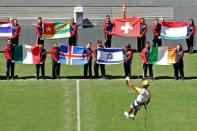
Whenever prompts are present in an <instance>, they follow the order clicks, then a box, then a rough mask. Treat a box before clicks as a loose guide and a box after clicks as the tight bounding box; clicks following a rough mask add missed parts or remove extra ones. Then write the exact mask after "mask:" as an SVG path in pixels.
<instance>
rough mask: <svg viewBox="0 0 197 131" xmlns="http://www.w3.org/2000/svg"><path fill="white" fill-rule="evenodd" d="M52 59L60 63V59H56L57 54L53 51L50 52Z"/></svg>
mask: <svg viewBox="0 0 197 131" xmlns="http://www.w3.org/2000/svg"><path fill="white" fill-rule="evenodd" d="M50 54H51V59H52V60H53V61H55V62H57V63H58V59H57V58H56V57H55V52H54V51H53V50H51V51H50Z"/></svg>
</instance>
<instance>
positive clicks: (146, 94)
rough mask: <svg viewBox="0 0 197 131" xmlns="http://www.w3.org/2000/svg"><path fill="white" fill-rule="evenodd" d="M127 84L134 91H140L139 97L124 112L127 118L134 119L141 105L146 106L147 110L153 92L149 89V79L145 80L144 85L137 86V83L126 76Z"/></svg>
mask: <svg viewBox="0 0 197 131" xmlns="http://www.w3.org/2000/svg"><path fill="white" fill-rule="evenodd" d="M126 84H127V86H128V87H129V88H131V89H133V90H134V91H136V92H137V93H138V96H137V98H136V99H135V100H134V102H133V103H132V104H131V106H130V107H129V109H128V111H125V112H124V115H125V116H126V118H133V119H134V117H135V116H136V114H137V112H138V110H140V108H141V106H144V107H145V110H146V108H147V105H148V104H149V103H150V99H151V93H150V91H149V90H148V87H149V82H148V80H143V81H142V86H141V87H137V86H136V85H134V83H133V82H132V81H131V80H130V78H129V77H126Z"/></svg>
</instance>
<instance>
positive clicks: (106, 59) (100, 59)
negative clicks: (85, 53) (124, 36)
mask: <svg viewBox="0 0 197 131" xmlns="http://www.w3.org/2000/svg"><path fill="white" fill-rule="evenodd" d="M96 57H97V63H98V64H119V63H123V62H124V57H123V51H122V49H120V48H97V56H96Z"/></svg>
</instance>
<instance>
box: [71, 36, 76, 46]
mask: <svg viewBox="0 0 197 131" xmlns="http://www.w3.org/2000/svg"><path fill="white" fill-rule="evenodd" d="M72 45H73V46H76V45H77V37H76V36H74V37H73V38H72Z"/></svg>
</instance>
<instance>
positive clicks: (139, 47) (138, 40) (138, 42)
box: [137, 37, 142, 52]
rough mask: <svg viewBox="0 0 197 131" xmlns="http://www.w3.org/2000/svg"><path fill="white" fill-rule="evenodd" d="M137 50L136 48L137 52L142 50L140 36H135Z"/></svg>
mask: <svg viewBox="0 0 197 131" xmlns="http://www.w3.org/2000/svg"><path fill="white" fill-rule="evenodd" d="M137 50H138V52H141V51H142V47H141V37H137Z"/></svg>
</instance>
